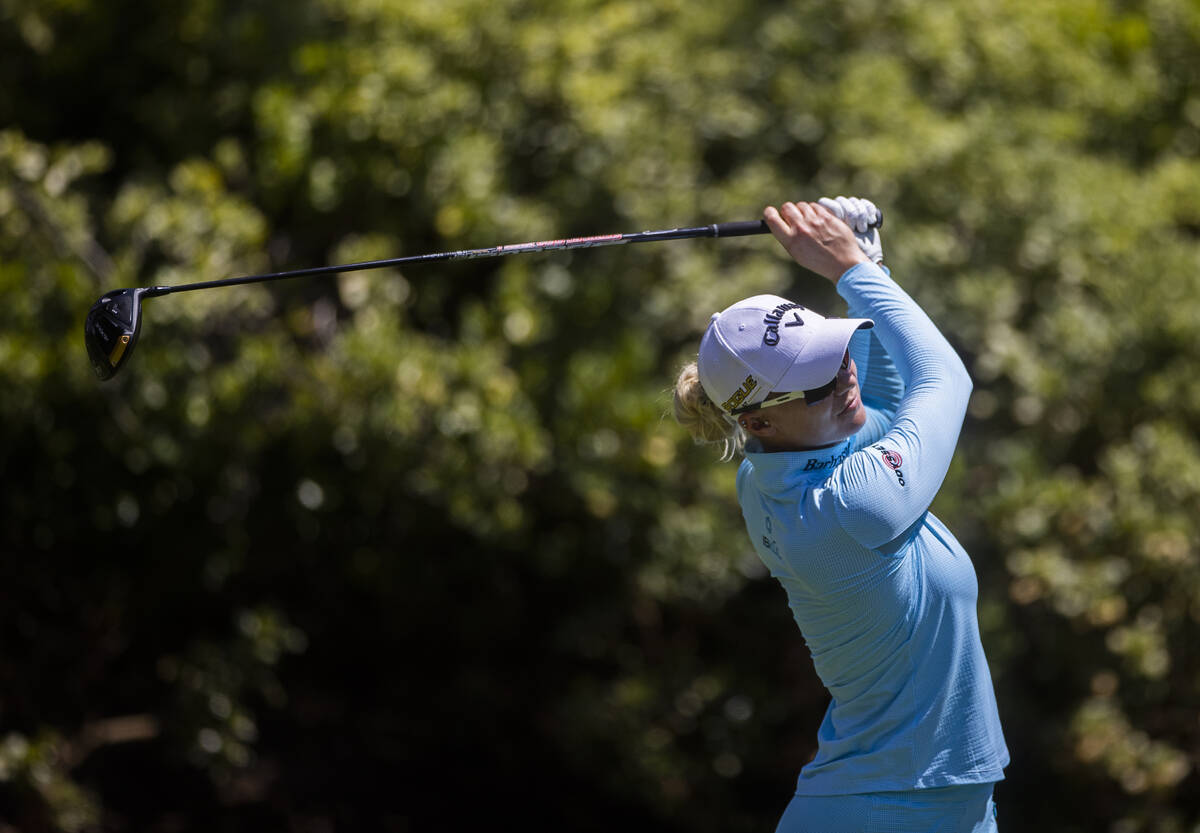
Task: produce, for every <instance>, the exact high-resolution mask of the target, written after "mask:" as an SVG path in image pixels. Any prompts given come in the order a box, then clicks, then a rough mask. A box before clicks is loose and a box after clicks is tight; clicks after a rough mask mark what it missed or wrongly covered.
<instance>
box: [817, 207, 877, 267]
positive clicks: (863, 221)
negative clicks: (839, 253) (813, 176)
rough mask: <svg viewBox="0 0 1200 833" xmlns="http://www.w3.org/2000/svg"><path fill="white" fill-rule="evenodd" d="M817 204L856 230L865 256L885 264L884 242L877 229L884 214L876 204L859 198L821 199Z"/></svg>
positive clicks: (855, 232)
mask: <svg viewBox="0 0 1200 833" xmlns="http://www.w3.org/2000/svg"><path fill="white" fill-rule="evenodd" d="M817 202H819V203H821V205H823V206H825V207H826V208H828V209H829V210H830V211H832V212H833V214H834V215H835V216H836V217H837V218H838V219H839V220H842V221H844V222H845V223H846V225H848V226H850V228H852V229H854V237H855V239H856V240H858V247H859V248H860V249H862V250H863V254H865V255H866V256H867V257H869V258H871V260H873V261H874V262H876V263H883V241H882V240H880V239H879V229H878V228H877V226H878V225H879V223H880V222H881V221H882V220H883V213H882V212H880V210H879V209H878V208H876V207H875V203H873V202H871V201H870V200H864V199H859V198H858V197H838V198H837V199H830V198H829V197H821V199H819V200H818V201H817Z"/></svg>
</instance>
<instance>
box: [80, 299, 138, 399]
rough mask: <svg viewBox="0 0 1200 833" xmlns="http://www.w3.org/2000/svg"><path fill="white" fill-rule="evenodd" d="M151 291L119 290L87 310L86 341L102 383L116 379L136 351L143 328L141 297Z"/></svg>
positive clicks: (93, 366) (84, 332)
mask: <svg viewBox="0 0 1200 833" xmlns="http://www.w3.org/2000/svg"><path fill="white" fill-rule="evenodd" d="M151 292H152V290H151V289H148V288H142V289H116V290H113V291H112V292H108V293H105V294H104V295H103V296H102V297H101V298H100V300H98V301H96V303H94V304H92V308H91V309H90V310H88V314H87V319H86V320H85V321H84V322H83V340H84V343H85V344H86V345H87V351H88V357H89V358H90V359H91V360H92V369H93V370H95V371H96V375H97V376H99V377H100V380H101V381H104V380H107V379H111V378H112V377H113V376H115V375H116V373H117V371H118V370H120V369H121V365H122V364H124V363H125V361H126V360H127V359H128V358H129V356H130V354H131V353H132V352H133V348H134V346H135V345H136V344H137V339H138V333H139V332H140V331H141V329H142V296H143V295H146V294H147V293H151Z"/></svg>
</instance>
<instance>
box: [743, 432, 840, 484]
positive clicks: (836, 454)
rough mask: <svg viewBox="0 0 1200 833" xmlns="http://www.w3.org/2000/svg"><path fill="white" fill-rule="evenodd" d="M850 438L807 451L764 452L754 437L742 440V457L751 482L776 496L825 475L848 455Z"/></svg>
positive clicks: (820, 478) (822, 477) (825, 476)
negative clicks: (743, 442)
mask: <svg viewBox="0 0 1200 833" xmlns="http://www.w3.org/2000/svg"><path fill="white" fill-rule="evenodd" d="M851 439H852V438H847V439H845V440H843V441H842V442H840V443H837V444H836V445H831V446H826V447H825V448H815V449H811V450H809V451H774V452H769V453H768V452H764V451H763V450H762V445H761V444H760V443H759V442H758V440H757V439H755V438H751V439H750V440H749V441H748V442H747V443H746V460H747V461H748V462H749V463H750V466H751V475H752V477H753V478H754V483H755V485H756V486H757V487H758V488H759V490H760V491H762V492H763V493H765V494H766V495H768V496H777V495H781V494H782V493H784V492H786V491H788V490H790V489H793V488H795V487H797V486H802V485H809V484H811V483H813V482H815V481H821V480H824V479H825V478H827V477H829V475H830V474H832V473H833V470H834V469H835V468H837V466H838V464H839V463H841V462H842V461H843V460H845V459H846V458H847V457H848V456H849V455H850V444H851Z"/></svg>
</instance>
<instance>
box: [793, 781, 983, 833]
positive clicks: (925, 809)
mask: <svg viewBox="0 0 1200 833" xmlns="http://www.w3.org/2000/svg"><path fill="white" fill-rule="evenodd" d="M997 830H998V828H997V826H996V804H995V802H994V801H993V800H992V785H991V784H966V785H962V786H957V787H941V788H940V789H932V790H909V791H908V792H890V793H889V792H879V793H865V794H863V795H798V796H796V797H795V798H793V799H792V801H791V803H790V804H788V806H787V810H785V811H784V813H783V818H781V819H780V820H779V826H778V827H777V828H775V833H997Z"/></svg>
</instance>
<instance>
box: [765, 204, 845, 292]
mask: <svg viewBox="0 0 1200 833" xmlns="http://www.w3.org/2000/svg"><path fill="white" fill-rule="evenodd" d="M763 219H764V220H766V221H767V227H768V228H770V229H771V233H772V234H774V235H775V239H776V240H778V241H779V242H780V243H781V244H783V248H785V249H787V253H788V254H790V255H791V256H792V259H793V260H795V261H796V262H797V263H799V264H800V265H801V266H803V267H804V268H805V269H810V270H812V271H813V272H816V273H817V274H818V275H820V276H822V277H824V278H828V279H829V280H831V281H833V282H834V283H835V284H836V283H837V282H838V278H840V277H841V276H842V275H843V274H845V273H846V270H848V269H850V268H851V267H853V266H855V265H857V264H859V263H866V262H868V258H867V256H866V254H864V253H863V250H862V249H860V248H859V246H858V241H856V240H855V239H854V232H853V231H852V230H851V229H850V226H848V225H846V224H845V223H844V222H843V221H841V220H839V219H838V218H837V216H836V215H834V214H833V212H831V211H830V210H829V209H828V208H825V207H824V206H822V205H818V204H817V203H813V202H801V203H792V202H785V203H784V204H783V205H782V206H780V207H779V208H775V206H772V205H769V206H767V207H766V209H764V210H763Z"/></svg>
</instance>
